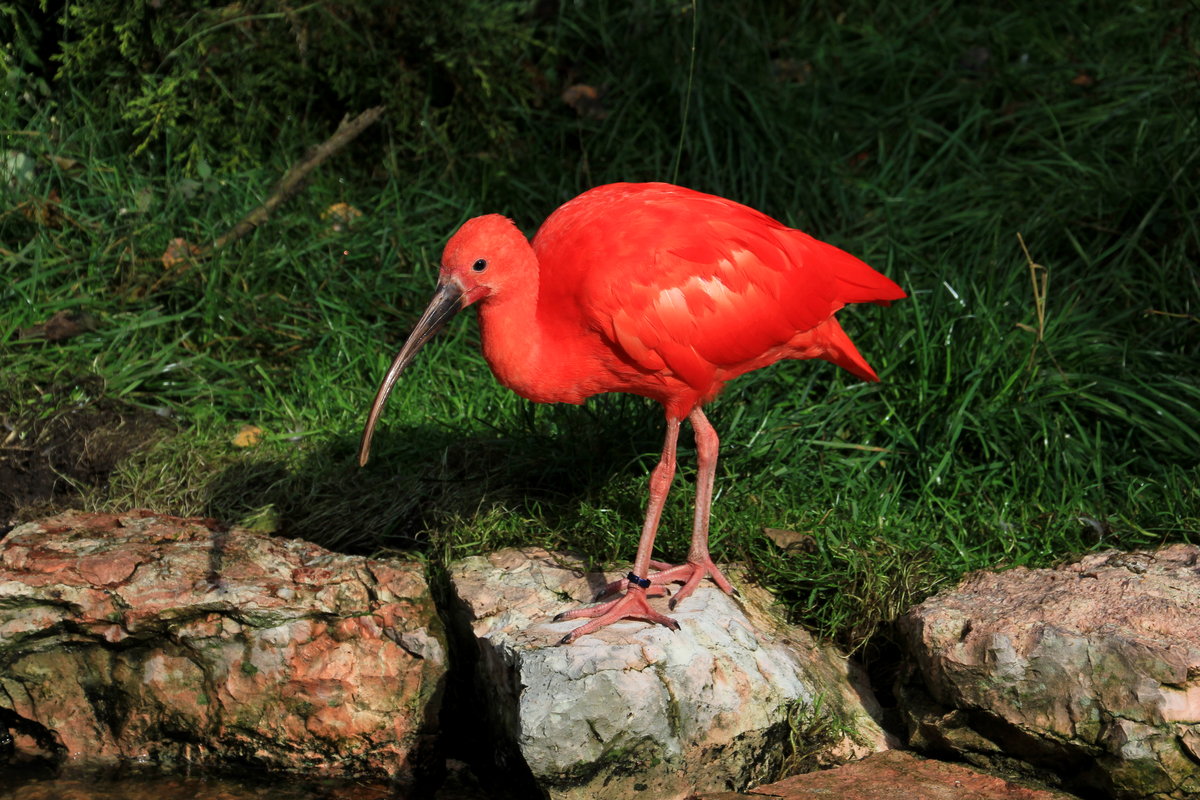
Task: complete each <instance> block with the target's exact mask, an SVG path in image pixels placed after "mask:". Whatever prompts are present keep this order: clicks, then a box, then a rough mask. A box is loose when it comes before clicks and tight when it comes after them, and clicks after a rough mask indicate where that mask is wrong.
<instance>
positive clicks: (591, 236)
mask: <svg viewBox="0 0 1200 800" xmlns="http://www.w3.org/2000/svg"><path fill="white" fill-rule="evenodd" d="M534 249H535V251H536V252H537V254H538V259H539V262H540V265H541V269H540V276H541V281H542V283H541V286H540V289H539V313H543V309H544V310H545V311H544V313H547V314H560V315H561V320H562V321H563V324H564V325H566V324H573V325H576V326H578V325H582V326H583V327H584V328H585V329H587V330H591V331H593V332H594V333H595V334H598V335H599V336H600V337H601V338H602V339H603V340H605V341H606V342H607V343H608V346H610V347H613V348H615V349H618V350H619V351H620V353H621V355H622V356H623V357H624V359H625V360H626V361H627V362H629V363H632V364H636V365H637V366H638V367H640V368H641V369H643V370H646V371H648V372H660V371H662V370H664V369H666V370H670V371H671V372H672V373H673V374H674V375H675V376H676V377H678V378H679V379H681V380H683V381H684V382H686V383H687V384H688V385H690V386H692V387H694V388H696V389H697V390H698V391H701V392H705V391H708V388H707V387H708V386H709V385H710V384H712V383H713V381H714V380H719V379H720V378H719V373H721V374H723V373H725V372H728V371H730V370H735V368H736V367H737V366H738V365H740V364H743V363H749V362H752V361H754V360H755V359H759V358H762V357H763V355H764V354H765V353H769V352H774V351H776V350H777V349H778V348H781V347H785V346H786V345H787V344H788V343H789V342H790V341H793V340H794V339H795V338H796V337H797V335H798V334H802V333H804V332H807V331H813V330H815V329H816V328H818V326H821V325H822V324H823V323H825V322H826V321H827V320H829V319H830V318H831V317H832V315H833V314H834V312H836V311H837V310H838V309H840V308H841V307H842V306H843V305H845V304H846V303H856V302H886V301H888V300H893V299H899V298H900V297H903V296H904V295H903V291H902V290H900V288H899V287H898V286H897V285H896V284H894V283H893V282H892V281H890V280H888V279H887V278H886V277H884V276H882V275H880V274H879V273H878V272H876V271H875V270H873V269H871V268H870V267H869V266H867V265H866V264H864V263H863V262H861V261H859V260H858V259H857V258H855V257H854V256H851V255H849V254H848V253H845V252H843V251H841V250H839V249H837V248H835V247H833V246H831V245H827V244H825V243H823V242H820V241H818V240H816V239H813V238H812V237H810V236H808V235H807V234H804V233H802V232H800V231H797V230H794V229H791V228H788V227H786V226H784V225H783V224H782V223H779V222H777V221H775V220H774V219H771V218H770V217H768V216H766V215H764V214H761V213H760V212H758V211H755V210H753V209H751V208H748V207H746V206H743V205H740V204H738V203H734V202H732V201H729V200H725V199H723V198H719V197H715V196H712V195H705V194H701V193H699V192H693V191H691V190H687V189H682V188H680V187H673V186H667V185H665V184H612V185H609V186H603V187H599V188H597V189H594V190H592V191H590V192H587V193H585V194H583V195H581V196H580V197H579V198H578V199H577V200H576V201H572V202H570V203H567V204H566V205H564V206H563V207H562V208H560V209H559V210H558V211H556V212H555V213H554V214H553V215H551V217H550V218H549V219H548V220H547V221H546V223H545V224H544V225H543V230H542V231H539V233H538V235H537V237H535V239H534ZM552 309H553V310H552ZM568 321H570V322H568Z"/></svg>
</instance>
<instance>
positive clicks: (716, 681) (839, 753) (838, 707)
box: [450, 549, 889, 800]
mask: <svg viewBox="0 0 1200 800" xmlns="http://www.w3.org/2000/svg"><path fill="white" fill-rule="evenodd" d="M450 577H451V582H452V585H453V591H454V595H455V596H456V601H457V602H456V603H455V607H454V609H453V611H452V614H451V616H452V619H453V620H454V623H453V624H454V627H455V628H456V629H461V630H462V631H464V632H465V633H466V635H468V636H470V637H472V638H473V639H474V642H475V645H476V646H477V650H478V663H477V665H476V683H477V686H478V687H480V689H481V691H482V692H483V693H484V702H485V705H486V706H487V707H488V709H489V711H490V714H491V720H490V722H491V724H492V725H493V727H494V729H495V736H496V738H497V739H498V740H499V741H501V742H503V743H505V744H506V745H507V748H508V749H507V752H506V753H505V755H506V756H507V757H509V758H515V759H516V760H517V762H518V763H519V762H520V761H524V763H525V764H527V765H528V768H529V771H530V772H531V773H532V775H533V778H534V780H536V781H537V783H538V784H539V786H540V787H541V790H542V791H543V792H544V793H546V794H547V795H548V796H549V797H551V798H555V799H556V800H557V799H559V798H626V797H635V796H640V797H647V798H655V800H670V798H682V797H685V796H687V795H689V794H691V793H693V792H696V791H711V790H717V789H744V788H745V787H747V786H752V785H754V784H755V783H759V782H762V781H764V780H768V779H770V778H771V777H773V776H774V775H775V774H776V773H777V771H778V769H779V767H780V765H781V763H782V762H783V760H784V758H785V756H787V755H788V745H789V735H792V736H794V737H796V739H798V740H800V741H798V742H796V747H800V748H806V749H807V750H808V751H810V752H808V753H807V755H809V756H810V759H809V760H810V761H811V762H812V764H813V765H816V764H821V765H825V764H833V763H840V762H842V761H845V760H847V759H852V758H859V757H862V756H864V755H866V754H868V753H871V752H874V751H877V750H881V749H884V748H886V747H888V746H889V741H888V737H887V736H886V735H885V734H884V732H883V731H882V729H881V728H880V727H879V725H878V724H877V723H876V721H875V719H874V717H875V716H876V715H877V714H878V707H877V705H876V704H875V701H874V699H873V697H872V696H871V693H870V690H869V689H867V688H866V687H865V684H864V682H863V680H862V676H861V675H860V674H859V673H858V671H857V670H856V669H854V668H853V667H852V665H851V664H850V663H849V662H848V661H847V660H846V659H845V657H843V656H842V655H840V654H838V653H837V652H835V651H834V650H833V649H832V648H828V647H819V646H817V645H815V644H814V643H813V641H812V639H811V638H810V637H809V635H808V634H807V633H805V632H804V631H802V630H799V629H796V628H793V627H790V626H788V625H786V624H785V623H784V622H783V621H782V620H781V619H780V618H778V616H777V615H776V614H774V613H773V612H772V610H771V599H770V597H769V596H768V595H767V594H766V592H765V591H763V590H762V589H759V588H757V587H755V586H753V585H752V584H749V583H747V582H745V581H744V580H738V579H735V583H737V584H738V586H739V590H740V592H741V597H740V599H734V598H732V597H729V596H728V595H725V594H724V593H722V592H721V591H720V590H719V589H717V588H716V587H714V586H711V585H702V586H701V588H699V589H698V590H697V591H696V593H695V594H694V595H692V596H691V597H689V598H688V599H687V601H686V602H685V603H682V604H681V605H680V607H679V608H678V609H676V610H675V611H672V612H670V613H671V614H672V616H674V617H675V619H676V620H678V621H679V623H680V626H681V630H679V631H672V630H669V629H667V628H665V627H662V626H656V625H648V624H646V623H643V622H636V621H626V622H619V623H617V624H615V625H611V626H609V627H607V628H603V629H601V630H600V631H599V632H597V633H596V634H594V635H591V636H585V637H583V638H582V639H580V640H578V641H577V642H575V643H574V644H571V645H566V646H560V645H558V644H557V642H558V641H559V639H561V638H562V636H563V635H564V634H565V633H567V631H570V630H571V629H572V628H574V627H575V626H577V625H579V624H581V623H580V621H579V620H574V621H569V622H559V623H555V622H552V621H551V618H552V616H553V615H554V614H556V613H558V612H559V611H563V610H565V609H567V608H571V607H574V606H575V605H578V604H579V603H582V602H588V601H589V600H590V598H591V597H592V596H593V594H594V593H595V591H596V590H597V589H598V588H599V587H601V586H603V585H604V584H605V583H607V582H608V581H609V580H611V579H614V578H616V577H618V576H617V575H615V574H614V575H600V574H591V575H587V574H585V573H584V571H583V569H582V568H581V565H580V563H579V562H578V561H576V560H572V559H571V558H569V557H567V556H563V555H560V554H552V553H548V552H546V551H544V550H536V549H528V550H515V549H509V550H503V551H500V552H497V553H493V554H492V555H490V556H486V557H482V556H481V557H474V558H468V559H465V560H463V561H460V562H457V563H456V564H454V565H452V567H451V571H450ZM652 602H661V603H662V604H663V606H664V607H665V606H666V599H665V598H661V599H659V600H656V601H652ZM792 755H793V758H796V759H798V758H799V757H800V756H802V755H805V754H803V753H802V754H796V753H793V754H792Z"/></svg>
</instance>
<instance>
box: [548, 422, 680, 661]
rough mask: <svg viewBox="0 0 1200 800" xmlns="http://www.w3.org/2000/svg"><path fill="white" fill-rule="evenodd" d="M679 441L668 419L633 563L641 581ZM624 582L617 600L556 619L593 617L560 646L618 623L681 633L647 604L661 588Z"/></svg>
mask: <svg viewBox="0 0 1200 800" xmlns="http://www.w3.org/2000/svg"><path fill="white" fill-rule="evenodd" d="M678 440H679V420H677V419H673V418H672V417H667V435H666V438H665V439H664V440H663V450H662V457H661V458H660V459H659V461H658V466H656V467H655V468H654V471H653V472H651V473H650V500H649V502H648V503H647V504H646V521H645V522H644V523H643V524H642V536H641V538H640V539H639V540H638V549H637V557H636V558H635V559H634V562H633V574H634V575H636V576H637V577H638V578H640V579H642V580H645V578H646V573H647V572H648V571H649V569H650V551H651V550H652V549H653V548H654V535H655V533H657V532H658V521H659V519H660V518H661V517H662V510H663V504H664V503H666V501H667V492H668V491H670V489H671V480H672V479H673V478H674V477H675V444H676V442H677V441H678ZM622 582H623V583H624V584H625V587H627V588H626V591H625V594H623V595H622V596H621V597H618V598H617V599H616V600H611V601H609V602H607V603H601V604H600V605H597V606H589V607H587V608H577V609H574V610H571V611H564V612H563V613H561V614H559V615H558V616H557V617H555V618H554V619H555V620H556V621H557V620H564V619H578V618H580V617H592V620H591V621H590V622H587V623H584V624H583V625H580V626H579V627H578V628H576V629H575V630H573V631H571V632H570V633H568V634H567V635H566V636H564V637H563V638H562V640H561V641H560V642H559V644H570V643H571V642H573V641H575V640H576V639H578V638H579V637H580V636H583V635H585V634H588V633H591V632H592V631H595V630H599V629H600V628H603V627H604V626H605V625H609V624H611V623H613V622H616V621H617V620H619V619H640V620H645V621H646V622H657V623H659V624H660V625H666V626H667V627H668V628H672V629H674V630H679V623H678V622H676V621H675V620H673V619H671V618H670V617H668V616H666V615H665V614H659V613H658V612H657V611H655V610H653V609H652V608H650V604H649V603H647V602H646V595H647V593H651V594H662V593H663V589H662V587H661V586H654V587H650V588H649V589H647V588H646V587H643V586H630V585H629V582H628V580H626V579H622Z"/></svg>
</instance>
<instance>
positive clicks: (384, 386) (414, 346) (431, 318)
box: [358, 283, 463, 467]
mask: <svg viewBox="0 0 1200 800" xmlns="http://www.w3.org/2000/svg"><path fill="white" fill-rule="evenodd" d="M462 295H463V291H462V289H460V288H459V287H458V286H456V285H455V284H453V283H443V284H441V285H440V286H438V290H437V293H436V294H434V296H433V299H432V300H431V301H430V302H429V305H428V306H427V307H426V308H425V313H424V314H422V315H421V318H420V319H419V320H417V324H416V326H414V327H413V329H412V333H410V334H409V335H408V340H407V341H406V342H405V343H404V346H403V347H401V348H400V352H399V353H397V354H396V358H395V359H394V360H393V361H392V366H391V367H389V368H388V371H387V374H386V375H384V376H383V383H381V384H380V385H379V391H378V392H376V393H375V402H374V403H372V404H371V413H370V414H369V415H368V416H367V427H366V428H364V429H363V435H362V443H361V444H360V445H359V446H358V465H359V466H360V467H365V466H366V465H367V459H368V458H369V457H370V455H371V435H372V434H374V432H375V423H376V422H378V421H379V415H380V413H382V412H383V404H384V403H386V402H387V399H388V395H389V394H391V393H392V387H393V386H395V385H396V379H397V378H399V377H400V373H401V372H403V371H404V370H405V368H406V367H408V365H409V364H411V363H412V361H413V359H414V358H416V356H417V351H418V350H420V349H421V347H422V346H423V345H424V344H425V343H426V342H427V341H429V340H430V339H431V338H432V337H433V335H434V334H435V333H437V332H438V331H440V330H441V329H442V326H443V325H445V324H446V322H447V321H449V319H450V318H451V317H453V316H454V315H455V314H456V313H457V312H458V310H459V309H460V308H462Z"/></svg>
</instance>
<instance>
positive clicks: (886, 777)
mask: <svg viewBox="0 0 1200 800" xmlns="http://www.w3.org/2000/svg"><path fill="white" fill-rule="evenodd" d="M771 797H779V798H784V800H831V799H832V798H836V800H1071V795H1068V794H1064V793H1062V792H1057V791H1047V790H1044V789H1034V788H1030V787H1028V786H1022V785H1020V784H1016V783H1013V782H1012V781H1008V780H1005V779H1003V778H997V777H996V776H994V775H987V774H985V773H982V772H979V771H978V770H974V769H971V768H969V767H964V766H962V765H961V764H944V763H942V762H939V761H927V760H925V759H923V758H918V757H917V756H914V755H912V754H911V753H905V752H903V751H901V750H889V751H887V752H883V753H876V754H874V755H870V756H867V757H866V758H864V759H863V760H862V761H858V762H855V763H853V764H846V765H845V766H841V767H836V768H834V769H830V770H825V771H822V772H809V773H807V774H804V775H794V776H792V777H790V778H785V779H784V780H781V781H779V782H777V783H771V784H768V785H766V786H759V787H757V788H755V789H751V790H750V791H749V792H746V793H744V794H743V793H737V794H734V793H731V792H725V793H721V794H704V795H698V796H696V798H694V800H767V798H771Z"/></svg>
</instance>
